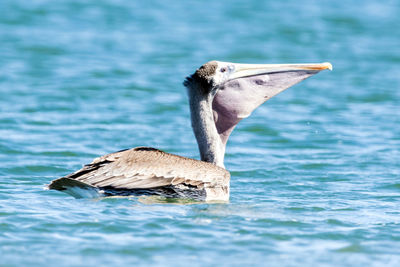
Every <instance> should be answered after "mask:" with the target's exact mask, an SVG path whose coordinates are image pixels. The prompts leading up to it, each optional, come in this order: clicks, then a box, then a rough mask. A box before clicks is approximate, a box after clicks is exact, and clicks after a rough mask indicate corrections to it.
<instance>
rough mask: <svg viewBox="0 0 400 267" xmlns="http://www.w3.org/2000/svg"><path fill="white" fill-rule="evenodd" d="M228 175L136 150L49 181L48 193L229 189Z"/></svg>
mask: <svg viewBox="0 0 400 267" xmlns="http://www.w3.org/2000/svg"><path fill="white" fill-rule="evenodd" d="M229 179H230V174H229V172H228V171H227V170H225V169H223V168H221V167H218V166H215V165H214V164H211V163H208V162H203V161H199V160H194V159H189V158H185V157H180V156H177V155H173V154H169V153H165V152H163V151H161V150H157V149H154V148H150V147H137V148H133V149H129V150H123V151H119V152H115V153H111V154H108V155H105V156H102V157H99V158H96V159H94V160H93V162H92V163H90V164H88V165H85V166H84V167H83V168H82V169H80V170H78V171H76V172H74V173H72V174H70V175H67V176H65V177H62V178H59V179H56V180H54V181H52V182H51V183H50V185H49V189H56V190H64V189H65V186H66V184H69V186H71V183H72V184H74V185H75V186H80V187H87V186H91V187H96V188H105V187H106V188H112V189H123V190H125V189H126V190H132V189H151V188H160V187H165V186H171V185H174V186H176V185H185V186H191V187H196V188H197V189H203V188H215V187H228V190H229Z"/></svg>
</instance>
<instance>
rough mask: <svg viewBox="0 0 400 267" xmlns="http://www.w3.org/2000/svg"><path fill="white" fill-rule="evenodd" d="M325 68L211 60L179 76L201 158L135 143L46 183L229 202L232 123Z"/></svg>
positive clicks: (92, 193)
mask: <svg viewBox="0 0 400 267" xmlns="http://www.w3.org/2000/svg"><path fill="white" fill-rule="evenodd" d="M325 69H332V65H331V64H330V63H320V64H236V63H230V62H220V61H210V62H208V63H206V64H204V65H202V66H201V67H200V68H199V69H197V70H196V72H195V73H194V74H192V75H190V76H188V77H187V78H186V80H185V81H184V86H185V87H186V88H187V92H188V96H189V106H190V114H191V122H192V128H193V132H194V135H195V137H196V140H197V144H198V147H199V151H200V158H201V160H195V159H190V158H185V157H181V156H177V155H173V154H170V153H166V152H163V151H161V150H158V149H155V148H150V147H137V148H132V149H128V150H122V151H118V152H115V153H111V154H108V155H105V156H102V157H99V158H96V159H94V160H93V162H92V163H90V164H87V165H85V166H84V167H83V168H82V169H80V170H78V171H76V172H74V173H72V174H69V175H67V176H64V177H61V178H59V179H56V180H53V181H52V182H51V183H50V184H49V185H48V188H49V189H55V190H59V191H64V192H66V193H68V194H70V195H72V196H74V197H76V198H81V197H99V196H114V195H122V196H131V195H136V196H140V195H156V196H162V197H167V198H188V199H193V200H198V201H228V200H229V182H230V174H229V172H228V171H227V170H226V169H225V166H224V155H225V147H226V143H227V141H228V138H229V136H230V134H231V133H232V131H233V129H234V128H235V126H236V125H237V124H238V123H239V122H240V121H241V120H242V119H244V118H246V117H248V116H250V115H251V113H252V112H253V111H254V110H255V109H256V108H257V107H258V106H260V105H261V104H263V103H264V102H265V101H267V100H268V99H270V98H271V97H273V96H275V95H277V94H279V93H280V92H282V91H283V90H285V89H287V88H289V87H291V86H292V85H294V84H296V83H298V82H300V81H302V80H304V79H306V78H308V77H310V76H312V75H314V74H316V73H318V72H320V71H321V70H325Z"/></svg>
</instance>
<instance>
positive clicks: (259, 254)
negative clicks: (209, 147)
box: [0, 0, 400, 266]
mask: <svg viewBox="0 0 400 267" xmlns="http://www.w3.org/2000/svg"><path fill="white" fill-rule="evenodd" d="M0 10H1V15H0V162H1V165H0V265H2V266H28V265H29V266H35V265H53V266H54V265H57V266H83V265H85V266H87V265H88V266H95V265H98V266H105V265H110V264H115V265H128V264H138V265H148V264H154V265H160V266H162V265H170V266H187V265H188V264H190V265H191V266H239V265H240V266H242V265H252V264H257V265H264V266H399V264H400V210H399V207H400V179H399V178H400V152H399V151H400V125H399V123H400V67H399V66H400V31H399V25H400V16H399V14H400V3H399V1H396V0H393V1H390V0H388V1H373V0H363V1H361V0H359V1H328V0H323V1H317V0H315V1H312V0H305V1H259V0H251V1H250V0H247V1H244V0H243V1H239V0H236V1H180V2H178V1H161V0H159V1H136V2H134V1H123V0H114V1H113V0H100V1H99V0H96V1H74V0H62V1H61V0H60V1H50V0H42V1H22V0H2V1H0ZM211 59H217V60H222V61H232V62H243V63H297V62H298V63H308V62H323V61H330V62H331V63H332V64H333V66H334V71H333V72H328V71H325V72H322V73H320V74H318V75H317V76H315V77H312V78H310V79H309V80H307V81H304V82H302V83H300V84H299V85H296V86H294V87H293V88H290V89H289V90H287V91H285V92H284V93H282V94H280V95H279V96H277V97H276V98H274V99H272V100H270V101H268V102H267V103H266V104H264V105H263V106H262V107H260V108H259V109H258V110H257V111H256V112H255V113H254V114H253V115H252V116H251V117H250V118H249V119H246V120H244V121H243V122H241V123H240V124H239V126H238V128H237V129H236V130H235V131H234V133H233V135H232V137H231V139H230V140H229V143H228V147H227V155H226V161H225V164H226V167H227V169H228V170H230V171H231V174H232V179H231V201H230V203H229V204H198V205H176V204H144V203H142V202H139V201H138V200H137V199H135V198H131V199H128V198H109V199H100V200H87V199H74V198H72V197H70V196H68V195H66V194H63V193H60V192H56V191H45V190H43V187H44V186H45V184H47V183H49V182H50V181H51V180H52V179H54V178H57V177H60V176H63V175H65V174H68V173H69V172H71V171H74V170H76V169H78V168H80V167H81V166H82V164H85V163H88V162H89V161H91V160H92V159H93V158H94V157H96V156H99V155H102V154H106V153H109V152H113V151H117V150H120V149H123V148H130V147H135V146H143V145H146V146H153V147H156V148H159V149H162V150H165V151H168V152H172V153H177V154H180V155H183V156H188V157H195V158H198V151H197V145H196V143H195V139H194V137H193V134H192V132H191V128H190V121H189V111H188V104H187V99H186V92H185V90H184V88H183V86H182V85H181V83H182V81H183V79H184V77H185V76H186V75H187V74H189V73H192V72H193V71H194V70H195V69H196V68H197V67H199V66H200V65H201V64H203V63H205V62H207V61H209V60H211Z"/></svg>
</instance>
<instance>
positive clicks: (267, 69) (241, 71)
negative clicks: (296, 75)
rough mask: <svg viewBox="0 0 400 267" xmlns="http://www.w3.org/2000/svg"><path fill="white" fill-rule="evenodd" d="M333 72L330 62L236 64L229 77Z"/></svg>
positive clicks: (231, 78)
mask: <svg viewBox="0 0 400 267" xmlns="http://www.w3.org/2000/svg"><path fill="white" fill-rule="evenodd" d="M326 69H329V70H332V64H331V63H329V62H324V63H316V64H234V69H233V70H232V73H231V74H230V76H229V79H230V80H233V79H237V78H243V77H249V76H256V75H263V74H269V73H279V72H293V71H311V72H319V71H321V70H326Z"/></svg>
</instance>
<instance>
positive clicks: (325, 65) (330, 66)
mask: <svg viewBox="0 0 400 267" xmlns="http://www.w3.org/2000/svg"><path fill="white" fill-rule="evenodd" d="M322 65H323V66H324V67H325V69H328V70H333V67H332V64H331V63H329V62H324V63H322Z"/></svg>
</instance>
